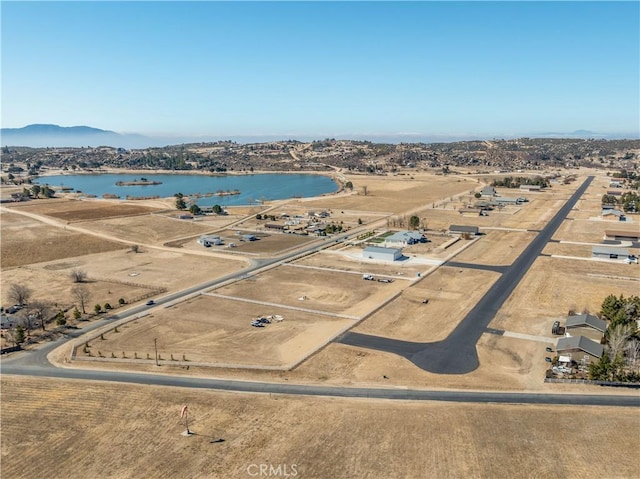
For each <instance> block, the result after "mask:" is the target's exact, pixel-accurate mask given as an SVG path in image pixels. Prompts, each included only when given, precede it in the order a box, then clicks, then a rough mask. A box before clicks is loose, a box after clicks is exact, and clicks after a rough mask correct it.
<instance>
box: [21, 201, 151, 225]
mask: <svg viewBox="0 0 640 479" xmlns="http://www.w3.org/2000/svg"><path fill="white" fill-rule="evenodd" d="M13 207H14V208H20V209H21V210H24V211H28V212H30V213H36V214H42V215H47V216H51V217H53V218H57V219H60V220H64V221H67V222H74V221H86V220H98V219H105V218H113V217H119V216H135V215H143V214H148V213H153V212H155V211H158V210H157V209H156V208H150V207H148V206H144V205H139V204H129V203H123V202H119V201H113V200H108V201H105V200H101V201H96V200H93V201H91V200H89V201H87V200H83V201H78V200H67V199H53V200H52V199H47V200H35V201H31V202H28V203H18V204H16V205H15V206H13Z"/></svg>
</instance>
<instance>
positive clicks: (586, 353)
mask: <svg viewBox="0 0 640 479" xmlns="http://www.w3.org/2000/svg"><path fill="white" fill-rule="evenodd" d="M556 351H558V354H562V355H564V356H567V355H571V359H573V360H574V361H581V360H582V359H585V357H586V358H588V360H589V361H590V362H591V361H597V360H598V359H600V358H601V357H602V354H603V353H604V346H603V345H602V344H600V343H597V342H595V341H594V340H592V339H589V338H585V337H584V336H569V337H566V338H560V339H559V340H558V344H557V345H556Z"/></svg>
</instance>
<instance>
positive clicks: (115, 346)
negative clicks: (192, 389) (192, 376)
mask: <svg viewBox="0 0 640 479" xmlns="http://www.w3.org/2000/svg"><path fill="white" fill-rule="evenodd" d="M272 314H279V315H282V316H283V317H284V321H282V322H273V323H272V324H268V325H266V327H264V328H255V327H252V326H251V325H250V322H251V320H253V319H255V318H256V317H259V316H263V315H264V316H266V315H269V316H270V315H272ZM351 323H353V320H349V319H342V318H335V317H330V316H323V315H318V314H312V313H307V312H302V311H293V310H290V309H285V308H278V307H273V306H265V305H259V304H252V303H246V302H240V301H234V300H228V299H222V298H216V297H211V296H206V295H202V296H198V297H197V298H194V299H191V300H189V301H187V302H184V303H180V304H178V305H176V306H173V307H171V308H168V309H165V308H156V309H155V310H153V312H152V314H151V315H149V316H146V317H144V318H141V319H137V320H134V321H132V322H129V323H127V324H126V325H124V326H121V327H119V328H118V331H119V332H117V333H116V332H113V330H111V331H110V332H108V333H105V334H104V335H103V338H104V339H100V338H98V339H95V340H93V341H91V342H90V348H91V354H92V355H93V356H94V357H95V356H98V355H99V353H98V351H100V353H101V354H102V355H104V356H105V357H107V358H109V357H111V353H114V354H115V356H116V357H117V358H121V357H122V352H123V351H124V352H125V353H126V356H127V357H128V358H134V357H135V354H137V356H138V357H139V358H141V359H144V358H146V357H147V355H148V354H149V355H150V357H151V358H154V343H153V341H152V338H158V352H159V353H160V354H161V356H162V359H169V358H170V357H171V355H173V357H174V359H176V360H181V359H182V358H183V354H184V355H185V357H186V360H188V361H189V362H203V363H209V364H218V365H240V366H249V367H257V368H259V367H261V366H276V367H283V366H286V365H289V364H292V363H294V362H297V361H299V360H301V359H303V357H304V356H306V355H308V354H310V353H311V352H313V351H314V350H315V349H317V348H318V347H320V346H321V345H322V343H324V342H325V341H327V340H328V339H330V338H331V337H332V336H333V335H334V334H336V333H337V332H338V331H340V330H342V329H343V328H345V327H347V326H348V325H349V324H351ZM78 354H79V355H81V356H86V354H83V353H82V350H81V349H79V351H78ZM114 361H116V360H114ZM116 362H117V361H116Z"/></svg>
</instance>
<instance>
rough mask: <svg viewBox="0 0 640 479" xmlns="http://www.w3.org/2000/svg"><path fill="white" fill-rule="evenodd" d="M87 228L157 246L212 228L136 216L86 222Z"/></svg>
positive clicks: (188, 222) (196, 223)
mask: <svg viewBox="0 0 640 479" xmlns="http://www.w3.org/2000/svg"><path fill="white" fill-rule="evenodd" d="M82 226H83V227H85V228H91V229H92V230H93V231H99V232H103V233H106V234H109V235H113V236H117V237H118V238H121V239H124V240H127V241H131V242H133V243H143V244H157V243H163V242H165V241H169V240H172V239H175V238H182V237H185V236H191V235H198V234H204V233H206V232H208V231H211V226H210V225H207V224H206V223H204V222H202V223H200V222H193V221H187V220H179V219H177V218H169V217H167V216H163V215H147V216H136V217H131V218H111V219H105V220H99V221H91V222H85V223H83V224H82Z"/></svg>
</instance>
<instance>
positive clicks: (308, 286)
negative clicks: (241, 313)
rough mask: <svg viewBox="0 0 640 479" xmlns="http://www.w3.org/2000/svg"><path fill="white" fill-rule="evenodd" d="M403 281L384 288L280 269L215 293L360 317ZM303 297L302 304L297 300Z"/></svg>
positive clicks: (349, 277) (351, 278)
mask: <svg viewBox="0 0 640 479" xmlns="http://www.w3.org/2000/svg"><path fill="white" fill-rule="evenodd" d="M405 286H406V285H405V284H404V281H396V282H394V283H391V284H383V283H378V282H375V281H363V280H362V278H361V277H360V276H358V275H355V274H348V273H341V272H332V271H323V270H316V269H307V268H290V267H284V266H283V267H279V268H275V269H271V270H269V271H266V272H264V273H261V274H257V275H254V276H252V277H251V278H250V279H247V280H242V281H238V282H235V283H232V284H230V285H227V286H223V287H221V288H219V289H216V290H215V292H216V293H218V294H222V295H225V296H233V297H238V298H246V299H250V300H254V301H266V302H270V303H278V304H282V305H287V306H293V307H300V308H307V309H312V310H316V311H325V312H330V313H339V314H345V315H350V316H361V315H363V314H365V313H367V312H368V311H369V310H371V309H372V308H374V307H375V306H376V305H378V304H381V303H382V302H383V301H385V300H386V299H388V298H390V297H392V296H393V295H394V294H395V293H397V292H398V291H400V290H401V289H402V288H403V287H405ZM302 297H304V298H305V299H304V300H300V298H302Z"/></svg>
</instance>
